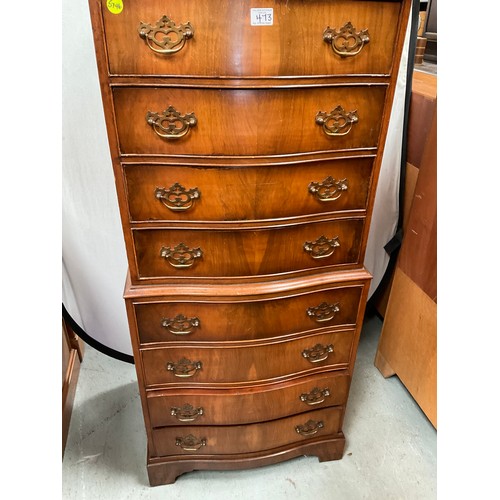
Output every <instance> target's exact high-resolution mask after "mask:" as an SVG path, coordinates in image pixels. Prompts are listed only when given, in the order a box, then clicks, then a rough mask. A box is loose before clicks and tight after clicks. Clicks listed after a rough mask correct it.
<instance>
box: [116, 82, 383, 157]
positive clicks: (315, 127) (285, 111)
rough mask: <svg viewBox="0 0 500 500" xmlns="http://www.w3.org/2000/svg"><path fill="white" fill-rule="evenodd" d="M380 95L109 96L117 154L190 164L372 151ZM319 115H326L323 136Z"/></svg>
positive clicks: (150, 91) (303, 91) (196, 92)
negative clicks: (192, 159) (191, 160)
mask: <svg viewBox="0 0 500 500" xmlns="http://www.w3.org/2000/svg"><path fill="white" fill-rule="evenodd" d="M385 93H386V86H385V85H374V86H352V87H347V86H332V87H318V88H314V89H310V88H295V89H277V88H275V89H230V88H226V89H208V88H205V89H200V88H176V87H156V88H129V87H124V88H115V89H114V90H113V96H114V102H115V113H116V125H117V129H118V135H119V141H120V151H121V153H122V154H142V155H148V154H153V155H192V156H213V155H243V156H245V155H247V156H259V155H281V154H294V153H306V152H313V151H337V150H351V149H358V148H374V147H376V146H377V144H378V136H379V130H380V125H381V120H380V117H381V116H382V110H383V105H384V99H385ZM171 106H172V107H173V109H171V108H170V107H171ZM339 106H340V107H341V108H338V107H339ZM176 113H178V114H179V116H177V115H176ZM318 113H328V114H331V116H328V117H325V118H324V121H325V122H326V124H327V128H326V130H325V128H324V126H323V124H321V123H317V118H318V116H319V115H318ZM191 114H193V115H194V117H193V116H191ZM318 119H319V118H318ZM162 127H163V128H162ZM183 134H184V135H183ZM329 134H334V135H329Z"/></svg>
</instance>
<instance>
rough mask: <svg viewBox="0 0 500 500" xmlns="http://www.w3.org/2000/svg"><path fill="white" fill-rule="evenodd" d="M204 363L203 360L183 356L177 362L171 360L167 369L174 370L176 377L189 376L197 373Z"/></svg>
mask: <svg viewBox="0 0 500 500" xmlns="http://www.w3.org/2000/svg"><path fill="white" fill-rule="evenodd" d="M202 367H203V364H202V362H201V361H190V360H189V359H186V358H182V359H181V360H180V361H178V362H177V363H173V362H171V361H169V362H168V363H167V370H168V371H170V372H174V375H175V376H176V377H181V378H188V377H192V376H193V375H195V374H196V372H197V371H198V370H201V369H202Z"/></svg>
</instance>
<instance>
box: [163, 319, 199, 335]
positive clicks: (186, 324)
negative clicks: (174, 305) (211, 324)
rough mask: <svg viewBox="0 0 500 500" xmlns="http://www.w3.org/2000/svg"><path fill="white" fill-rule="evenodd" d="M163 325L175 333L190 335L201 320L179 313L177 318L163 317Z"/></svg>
mask: <svg viewBox="0 0 500 500" xmlns="http://www.w3.org/2000/svg"><path fill="white" fill-rule="evenodd" d="M161 326H163V328H166V329H167V330H168V331H169V332H170V333H171V334H173V335H189V334H191V333H193V331H194V330H195V329H196V328H198V327H199V326H200V320H199V319H198V318H196V317H194V318H186V316H184V314H178V315H177V316H176V317H175V318H163V319H162V320H161Z"/></svg>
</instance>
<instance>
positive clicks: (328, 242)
mask: <svg viewBox="0 0 500 500" xmlns="http://www.w3.org/2000/svg"><path fill="white" fill-rule="evenodd" d="M339 246H340V242H339V237H338V236H334V237H333V238H331V239H328V238H327V237H326V236H321V237H320V238H318V239H317V240H316V241H306V242H305V243H304V250H305V251H306V252H307V253H308V254H309V255H310V256H311V257H312V258H313V259H326V258H327V257H330V256H331V255H333V254H334V252H335V249H336V248H338V247H339Z"/></svg>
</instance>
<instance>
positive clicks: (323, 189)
mask: <svg viewBox="0 0 500 500" xmlns="http://www.w3.org/2000/svg"><path fill="white" fill-rule="evenodd" d="M348 187H349V184H348V183H347V179H339V180H336V179H334V178H333V177H331V176H328V177H327V178H326V179H325V180H324V181H322V182H311V183H310V184H309V192H310V193H311V194H312V195H313V196H314V197H315V198H316V199H317V200H319V201H335V200H338V199H339V198H340V197H341V196H342V193H343V192H344V191H347V189H348Z"/></svg>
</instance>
